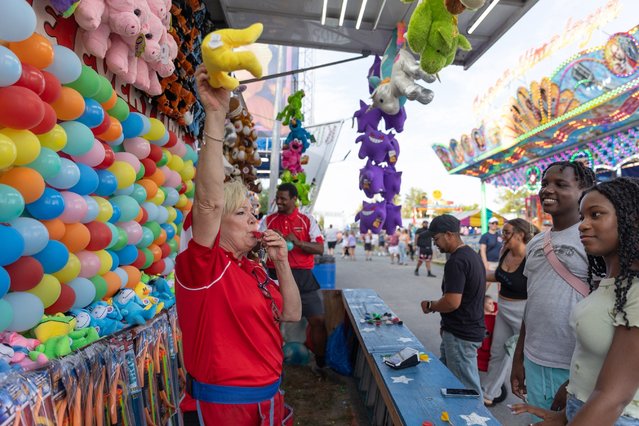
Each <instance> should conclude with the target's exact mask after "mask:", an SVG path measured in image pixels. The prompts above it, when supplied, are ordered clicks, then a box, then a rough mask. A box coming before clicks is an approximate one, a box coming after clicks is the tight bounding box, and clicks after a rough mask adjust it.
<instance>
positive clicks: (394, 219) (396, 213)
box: [384, 201, 402, 235]
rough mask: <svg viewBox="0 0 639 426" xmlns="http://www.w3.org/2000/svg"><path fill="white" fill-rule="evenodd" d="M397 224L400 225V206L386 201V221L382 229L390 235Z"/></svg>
mask: <svg viewBox="0 0 639 426" xmlns="http://www.w3.org/2000/svg"><path fill="white" fill-rule="evenodd" d="M398 226H402V206H396V205H395V204H393V203H392V202H390V201H389V202H387V203H386V222H384V229H385V230H386V233H387V234H388V235H392V234H394V233H395V230H396V229H397V227H398Z"/></svg>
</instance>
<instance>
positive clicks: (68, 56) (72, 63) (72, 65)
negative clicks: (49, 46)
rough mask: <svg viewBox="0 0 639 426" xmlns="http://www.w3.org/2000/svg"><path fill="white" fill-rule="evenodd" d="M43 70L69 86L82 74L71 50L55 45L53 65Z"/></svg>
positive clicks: (76, 57)
mask: <svg viewBox="0 0 639 426" xmlns="http://www.w3.org/2000/svg"><path fill="white" fill-rule="evenodd" d="M44 70H45V71H48V72H50V73H51V74H53V75H55V76H56V77H58V80H60V83H62V84H69V83H72V82H74V81H76V80H77V79H78V78H79V77H80V74H82V63H81V62H80V58H79V57H78V55H76V53H75V52H74V51H73V50H71V49H69V48H68V47H64V46H60V45H59V44H56V45H54V46H53V63H52V64H51V65H49V66H48V67H46V68H45V69H44ZM103 118H104V117H103ZM98 124H99V123H98Z"/></svg>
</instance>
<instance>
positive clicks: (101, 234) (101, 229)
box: [85, 221, 113, 251]
mask: <svg viewBox="0 0 639 426" xmlns="http://www.w3.org/2000/svg"><path fill="white" fill-rule="evenodd" d="M85 226H86V227H87V229H88V230H89V234H91V239H90V240H89V245H87V247H86V249H87V250H91V251H98V250H102V249H105V248H107V246H108V245H109V243H110V242H111V238H112V237H113V235H112V234H111V229H109V227H108V226H107V225H105V224H104V223H102V222H97V221H94V222H89V223H87V224H85Z"/></svg>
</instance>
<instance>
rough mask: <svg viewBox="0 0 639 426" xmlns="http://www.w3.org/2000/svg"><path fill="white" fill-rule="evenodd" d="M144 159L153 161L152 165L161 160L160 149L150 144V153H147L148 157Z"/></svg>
mask: <svg viewBox="0 0 639 426" xmlns="http://www.w3.org/2000/svg"><path fill="white" fill-rule="evenodd" d="M146 158H148V159H149V160H151V161H153V162H154V163H157V162H158V161H160V160H161V159H162V148H160V147H159V146H157V145H153V144H151V152H150V153H149V156H148V157H146Z"/></svg>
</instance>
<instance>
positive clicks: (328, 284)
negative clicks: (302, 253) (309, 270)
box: [313, 255, 335, 289]
mask: <svg viewBox="0 0 639 426" xmlns="http://www.w3.org/2000/svg"><path fill="white" fill-rule="evenodd" d="M313 275H315V279H316V280H317V282H318V283H319V285H320V288H327V289H332V288H335V257H334V256H331V255H323V256H315V267H313Z"/></svg>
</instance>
